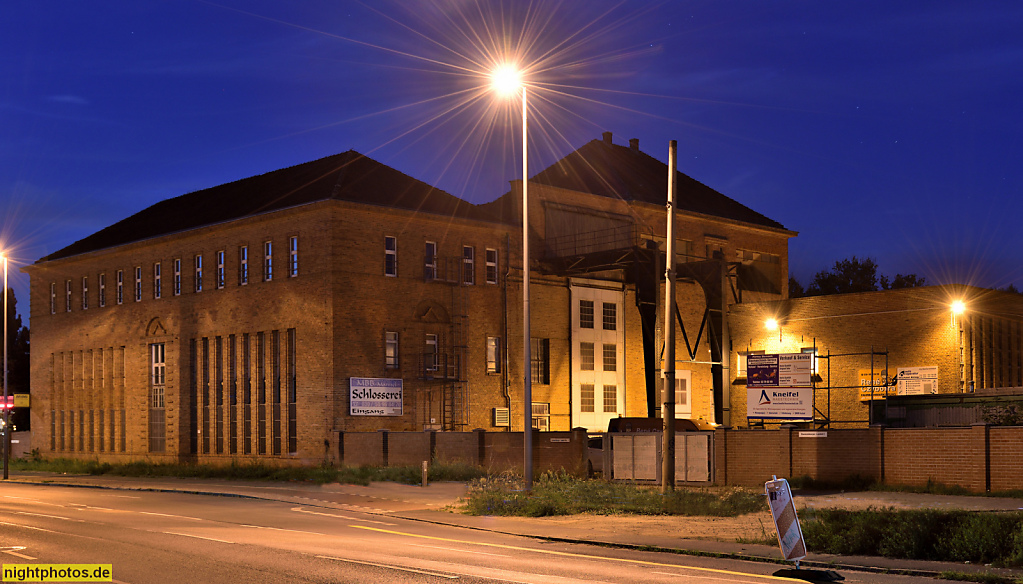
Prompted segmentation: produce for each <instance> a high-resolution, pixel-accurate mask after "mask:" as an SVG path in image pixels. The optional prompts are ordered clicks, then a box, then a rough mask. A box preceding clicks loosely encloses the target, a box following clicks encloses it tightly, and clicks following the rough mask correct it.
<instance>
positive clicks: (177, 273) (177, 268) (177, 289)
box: [174, 259, 181, 296]
mask: <svg viewBox="0 0 1023 584" xmlns="http://www.w3.org/2000/svg"><path fill="white" fill-rule="evenodd" d="M180 294H181V260H180V259H176V260H174V295H175V296H179V295H180Z"/></svg>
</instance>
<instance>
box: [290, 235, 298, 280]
mask: <svg viewBox="0 0 1023 584" xmlns="http://www.w3.org/2000/svg"><path fill="white" fill-rule="evenodd" d="M297 275H298V236H292V237H291V238H290V239H289V240H288V277H289V278H294V277H295V276H297Z"/></svg>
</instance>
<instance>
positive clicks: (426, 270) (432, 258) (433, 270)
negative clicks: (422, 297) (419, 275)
mask: <svg viewBox="0 0 1023 584" xmlns="http://www.w3.org/2000/svg"><path fill="white" fill-rule="evenodd" d="M423 279H425V280H436V279H437V244H436V243H435V242H433V241H427V242H426V253H425V254H423Z"/></svg>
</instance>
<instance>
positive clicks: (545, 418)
mask: <svg viewBox="0 0 1023 584" xmlns="http://www.w3.org/2000/svg"><path fill="white" fill-rule="evenodd" d="M532 418H533V420H532V426H533V427H534V428H536V429H537V430H540V431H541V432H548V431H550V429H551V404H550V403H541V402H533V416H532Z"/></svg>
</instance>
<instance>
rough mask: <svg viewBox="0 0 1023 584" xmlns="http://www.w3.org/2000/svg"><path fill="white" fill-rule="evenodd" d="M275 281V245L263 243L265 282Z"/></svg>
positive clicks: (270, 242) (267, 242) (269, 242)
mask: <svg viewBox="0 0 1023 584" xmlns="http://www.w3.org/2000/svg"><path fill="white" fill-rule="evenodd" d="M273 279H274V244H273V242H272V241H264V242H263V281H264V282H269V281H270V280H273Z"/></svg>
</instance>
